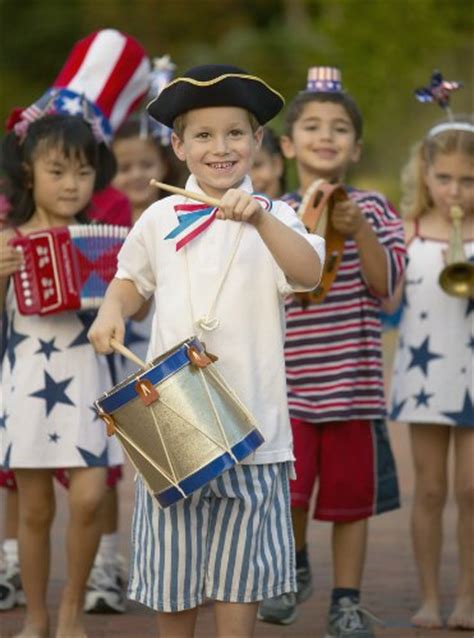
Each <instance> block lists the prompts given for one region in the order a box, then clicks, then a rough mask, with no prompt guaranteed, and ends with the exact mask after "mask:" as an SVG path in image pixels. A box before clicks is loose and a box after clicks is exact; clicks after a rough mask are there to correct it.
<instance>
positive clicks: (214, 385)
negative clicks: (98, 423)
mask: <svg viewBox="0 0 474 638" xmlns="http://www.w3.org/2000/svg"><path fill="white" fill-rule="evenodd" d="M216 359H217V357H214V356H213V355H210V354H208V353H207V352H206V351H205V349H204V346H203V344H202V343H201V342H200V341H199V340H198V339H197V338H196V337H191V338H190V339H187V340H186V341H183V342H182V343H180V344H179V345H177V346H176V347H175V348H173V349H172V350H169V351H168V352H166V353H165V354H163V355H161V356H160V357H158V358H156V359H154V360H152V361H151V362H150V363H148V364H147V365H146V367H144V368H141V369H140V370H138V372H137V373H135V374H134V375H132V376H130V377H128V378H127V379H125V381H123V382H122V383H120V384H118V385H117V386H115V387H114V388H113V389H112V390H111V391H110V392H106V393H105V394H104V395H102V397H100V398H99V399H98V400H97V401H96V402H95V407H96V409H97V411H98V414H99V416H100V417H101V418H102V419H103V420H104V421H105V422H106V424H107V430H108V433H109V435H112V434H115V435H116V436H117V437H118V439H119V441H120V443H121V444H122V446H123V448H124V450H125V452H126V454H127V455H128V457H129V458H130V461H131V462H132V464H133V465H134V467H135V469H136V470H137V472H138V473H139V474H140V475H141V476H142V477H143V480H144V482H145V484H146V485H147V487H148V489H149V490H150V492H151V493H152V494H153V495H154V496H155V497H156V499H157V500H158V502H159V504H160V505H161V506H162V507H168V506H169V505H172V504H173V503H176V502H177V501H179V500H180V499H183V498H186V497H187V496H189V494H191V493H192V492H194V491H195V490H197V489H198V488H200V487H203V486H204V485H206V484H207V483H208V482H209V481H211V480H212V479H214V478H216V477H217V476H219V475H220V474H222V472H224V471H225V470H228V469H229V468H231V467H232V466H233V465H235V464H236V463H238V462H239V461H242V460H243V459H244V458H245V457H246V456H248V455H249V454H251V453H252V452H253V451H254V450H255V449H256V448H257V447H258V446H259V445H261V444H262V443H263V437H262V435H261V434H260V432H259V430H258V428H257V424H256V421H255V419H254V417H253V416H252V415H251V414H250V412H249V411H248V410H247V409H246V407H245V406H244V405H243V404H242V403H241V401H240V400H239V399H238V397H237V396H236V394H235V393H234V392H233V390H232V389H231V388H229V386H228V385H227V383H226V382H225V381H224V379H223V378H222V376H221V375H220V374H219V373H218V371H217V370H216V368H215V366H214V365H213V362H214V361H215V360H216Z"/></svg>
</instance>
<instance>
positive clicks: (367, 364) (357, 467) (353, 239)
mask: <svg viewBox="0 0 474 638" xmlns="http://www.w3.org/2000/svg"><path fill="white" fill-rule="evenodd" d="M361 138H362V117H361V115H360V112H359V110H358V108H357V106H356V104H355V103H354V101H353V99H352V98H351V97H350V96H349V95H348V94H347V93H345V92H343V90H342V86H341V82H340V72H339V71H338V70H337V69H331V68H328V67H314V68H313V69H310V73H309V83H308V90H306V91H303V92H301V93H299V94H298V95H297V96H296V97H295V98H294V100H293V101H292V102H291V103H290V104H289V106H288V110H287V114H286V129H285V135H284V136H283V137H282V140H281V141H282V149H283V152H284V154H285V156H286V157H287V158H289V159H294V160H295V162H296V168H297V174H298V178H299V183H300V188H299V190H298V191H296V192H294V193H290V194H288V195H287V196H286V197H284V198H283V199H286V201H287V202H289V203H290V204H291V205H292V206H293V207H294V208H295V209H297V208H298V207H299V204H300V203H301V200H302V196H303V194H304V193H305V192H306V190H307V189H308V187H309V186H310V185H311V184H312V183H313V182H314V180H316V179H325V180H327V181H331V182H343V181H344V177H345V174H346V171H347V170H348V168H349V167H350V166H351V165H352V164H354V163H356V162H357V161H358V160H359V156H360V151H361ZM345 189H346V192H347V193H348V196H349V197H348V200H347V201H343V202H339V203H337V204H336V205H335V206H334V209H333V213H332V224H333V226H334V227H335V229H336V230H337V231H339V233H341V234H342V235H343V236H344V238H345V243H344V251H343V256H342V261H341V263H340V266H339V269H338V271H337V274H336V278H335V280H334V282H333V285H332V287H331V289H330V290H329V292H328V293H327V295H326V297H325V298H324V301H323V302H322V303H321V304H311V305H309V306H307V307H302V304H301V302H300V301H299V300H298V299H295V298H294V299H293V300H292V301H291V302H290V303H288V305H287V308H286V320H287V326H286V342H285V359H286V372H287V386H288V402H289V408H290V416H291V423H292V430H293V438H294V446H295V448H294V452H295V456H296V474H297V480H296V481H292V484H291V497H292V516H293V527H294V532H295V542H296V567H297V580H298V593H297V595H296V599H293V598H292V597H291V596H289V597H288V596H287V597H279V598H274V599H272V600H267V601H265V602H264V603H263V604H262V605H261V606H260V610H259V618H260V619H261V620H266V621H269V622H278V623H281V624H288V623H289V622H292V621H293V619H294V618H295V617H296V612H295V609H296V603H297V602H302V601H303V600H305V599H306V598H308V597H309V596H310V594H311V573H310V569H309V562H308V556H307V553H306V528H307V521H308V514H309V512H308V510H309V505H310V500H311V495H312V492H313V488H314V486H315V483H316V481H317V480H318V483H319V489H318V495H317V500H316V507H315V513H314V518H316V519H318V520H324V521H331V522H332V523H333V536H332V545H333V573H334V588H333V590H332V597H331V605H330V609H329V615H328V627H327V637H326V638H342V637H344V638H348V637H351V638H371V637H372V636H373V635H374V634H373V629H372V623H371V620H370V617H369V615H368V613H367V612H366V611H365V610H364V609H363V608H362V607H360V605H359V595H360V584H361V580H362V573H363V567H364V560H365V549H366V543H367V536H368V518H369V517H370V516H373V515H375V514H379V513H382V512H386V511H389V510H393V509H395V508H397V507H399V495H398V483H397V476H396V468H395V463H394V459H393V455H392V451H391V449H390V443H389V439H388V435H387V430H386V426H385V417H386V408H385V398H384V384H383V369H382V352H381V338H380V335H381V326H380V304H381V301H382V299H383V298H385V297H388V296H390V295H391V294H392V293H393V291H394V288H395V286H396V283H397V282H398V281H399V279H400V277H401V275H402V273H403V270H404V267H405V259H406V252H405V244H404V237H403V229H402V224H401V221H400V218H399V216H398V214H397V212H396V211H395V210H394V209H393V208H392V207H391V205H390V204H389V203H388V202H387V200H386V199H385V198H384V197H383V196H382V195H380V194H379V193H375V192H367V191H361V190H358V189H354V188H351V187H348V186H345Z"/></svg>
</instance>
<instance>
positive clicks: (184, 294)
mask: <svg viewBox="0 0 474 638" xmlns="http://www.w3.org/2000/svg"><path fill="white" fill-rule="evenodd" d="M240 188H242V190H245V191H247V192H250V193H251V192H253V188H252V182H251V181H250V178H249V177H246V178H245V179H244V181H243V183H242V185H241V186H240ZM186 189H187V190H189V191H194V192H202V190H201V189H200V188H199V186H198V184H197V182H196V179H195V178H194V176H191V177H189V179H188V181H187V183H186ZM185 202H188V203H195V202H194V201H193V202H190V201H189V200H186V199H185V198H184V197H182V196H179V195H172V196H171V197H167V198H165V199H162V200H160V201H158V202H156V203H155V204H153V205H152V206H150V208H148V209H147V210H146V211H145V212H144V213H143V215H142V216H141V217H140V219H139V220H138V222H137V223H136V224H135V226H134V227H133V229H132V230H131V232H130V234H129V236H128V237H127V240H126V241H125V243H124V245H123V247H122V250H121V251H120V253H119V257H118V270H117V274H116V277H117V278H119V279H130V280H131V281H133V282H134V284H135V286H136V287H137V290H138V291H139V293H140V294H141V295H142V296H143V297H145V298H146V299H148V298H149V297H151V295H154V299H155V314H154V318H153V329H152V334H151V337H150V345H149V348H148V353H147V358H148V359H151V358H153V357H157V356H159V355H160V354H162V353H163V352H165V351H167V350H169V349H171V348H173V347H175V346H176V345H177V344H178V343H180V342H181V341H183V340H184V339H187V338H188V337H190V336H192V335H197V336H198V337H200V338H202V340H203V341H204V342H205V344H206V348H207V350H208V351H209V352H212V353H213V354H216V355H217V356H218V357H219V360H218V361H217V363H216V364H215V365H216V367H217V368H218V370H219V372H220V373H221V374H222V375H223V377H224V378H225V380H226V381H227V383H228V384H229V385H230V386H231V387H232V388H233V389H234V390H235V392H236V393H237V395H238V396H239V398H240V399H241V401H242V402H243V403H244V404H245V405H246V407H247V408H248V409H249V410H250V412H252V414H253V415H254V416H255V418H256V419H257V422H258V424H259V427H260V429H261V432H262V434H263V436H264V438H265V443H264V444H263V445H261V446H260V447H259V448H258V449H257V450H256V452H255V453H254V454H252V455H251V456H249V457H247V459H246V460H245V462H246V463H274V462H280V461H287V460H292V459H293V452H292V439H291V429H290V424H289V416H288V405H287V399H286V378H285V361H284V354H283V345H284V311H283V298H284V296H286V295H287V294H289V293H290V292H292V291H295V290H296V288H294V287H292V286H291V285H290V284H289V282H287V280H286V278H285V276H284V274H283V272H282V271H281V269H280V268H279V267H278V266H277V264H276V262H275V260H274V259H273V257H272V255H271V253H270V251H269V250H268V248H267V247H266V246H265V244H264V243H263V241H262V239H261V238H260V236H259V234H258V232H257V230H256V229H255V228H254V226H252V225H251V224H245V223H244V224H243V226H244V228H243V230H242V234H241V236H240V241H239V243H238V246H237V250H236V252H235V257H234V259H233V261H232V264H231V266H230V269H229V271H228V274H227V276H226V278H225V280H224V282H223V285H222V289H221V291H220V294H219V296H218V299H217V303H216V304H215V308H214V310H213V312H212V313H211V316H212V318H213V319H214V320H215V322H216V323H218V327H217V328H216V329H215V330H212V331H201V329H200V328H198V327H197V325H196V321H197V320H198V319H199V318H201V317H204V316H206V315H208V313H209V311H210V308H211V306H212V304H213V300H214V298H215V296H216V291H217V288H218V286H219V283H220V281H221V278H222V274H223V272H224V271H225V269H226V266H227V264H228V261H229V257H230V256H231V254H232V252H233V249H234V248H235V246H236V241H237V237H238V234H239V230H240V228H241V226H242V224H241V223H239V222H233V221H230V220H219V219H215V220H214V221H213V222H212V223H211V225H210V226H209V227H208V228H206V230H204V232H202V233H201V234H200V235H199V236H197V237H196V238H194V239H193V240H192V241H191V242H190V243H188V244H187V245H186V246H185V247H183V248H182V249H181V250H180V251H178V252H177V251H176V240H175V239H169V240H165V239H164V237H165V236H166V235H167V234H168V233H169V232H170V231H171V230H173V229H174V228H175V227H176V225H177V223H178V219H177V214H176V212H175V210H174V205H176V204H182V203H185ZM270 214H272V215H275V217H277V218H278V219H279V220H280V221H281V222H283V223H285V224H286V225H287V226H290V227H291V228H293V229H294V230H295V231H297V232H299V233H300V234H301V235H303V236H304V237H305V238H306V239H307V240H308V242H310V243H311V245H312V246H313V248H314V249H315V251H316V252H317V254H318V255H319V258H320V260H321V263H323V261H324V240H323V239H322V238H321V237H319V236H317V235H309V234H308V233H307V232H306V230H305V228H304V226H303V224H302V223H301V222H300V221H299V220H298V218H297V216H296V214H295V212H294V210H293V209H292V208H291V207H290V206H288V205H287V204H285V203H284V202H281V201H274V202H273V206H272V210H271V213H270ZM298 290H301V289H298Z"/></svg>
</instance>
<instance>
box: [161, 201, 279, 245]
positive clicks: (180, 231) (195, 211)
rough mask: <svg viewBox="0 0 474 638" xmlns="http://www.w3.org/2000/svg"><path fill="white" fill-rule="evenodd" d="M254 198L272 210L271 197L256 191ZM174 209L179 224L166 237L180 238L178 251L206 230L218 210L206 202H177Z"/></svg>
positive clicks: (265, 207)
mask: <svg viewBox="0 0 474 638" xmlns="http://www.w3.org/2000/svg"><path fill="white" fill-rule="evenodd" d="M253 198H254V199H256V200H257V201H258V202H259V204H260V205H261V206H262V208H263V209H264V210H267V211H269V210H271V208H272V200H271V199H269V198H268V197H266V196H265V195H262V194H261V193H254V194H253ZM174 209H175V211H176V214H177V216H178V222H179V224H178V225H177V226H176V228H173V230H172V231H171V232H169V233H168V234H167V235H166V237H165V239H176V238H178V240H177V242H176V251H178V250H181V248H183V246H186V244H188V243H189V242H190V241H191V240H193V239H194V238H195V237H197V236H198V235H200V234H201V233H202V232H203V231H205V230H206V228H208V227H209V226H210V225H211V224H212V222H213V221H214V219H215V218H216V214H217V211H218V208H217V207H212V206H206V205H205V204H176V205H175V207H174Z"/></svg>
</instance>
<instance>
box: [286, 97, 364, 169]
mask: <svg viewBox="0 0 474 638" xmlns="http://www.w3.org/2000/svg"><path fill="white" fill-rule="evenodd" d="M281 144H282V150H283V152H284V154H285V156H286V157H287V158H288V159H293V158H295V159H296V163H297V166H298V171H299V172H300V173H301V177H303V176H305V177H308V178H309V181H312V180H314V179H316V178H318V177H321V178H325V179H338V180H340V179H342V178H343V177H344V174H345V172H346V170H347V169H348V167H349V166H350V165H351V164H353V163H355V162H357V161H358V160H359V157H360V150H361V145H360V142H359V141H358V140H356V134H355V130H354V126H353V124H352V121H351V119H350V117H349V115H348V113H347V111H346V110H345V108H344V107H343V106H341V105H340V104H337V103H335V102H317V101H313V102H308V103H307V104H305V106H304V107H303V110H302V112H301V115H300V117H299V118H298V119H297V120H296V121H295V123H294V125H293V132H292V136H291V138H290V137H288V136H283V137H282V140H281ZM300 181H302V180H301V178H300Z"/></svg>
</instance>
